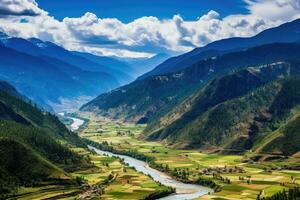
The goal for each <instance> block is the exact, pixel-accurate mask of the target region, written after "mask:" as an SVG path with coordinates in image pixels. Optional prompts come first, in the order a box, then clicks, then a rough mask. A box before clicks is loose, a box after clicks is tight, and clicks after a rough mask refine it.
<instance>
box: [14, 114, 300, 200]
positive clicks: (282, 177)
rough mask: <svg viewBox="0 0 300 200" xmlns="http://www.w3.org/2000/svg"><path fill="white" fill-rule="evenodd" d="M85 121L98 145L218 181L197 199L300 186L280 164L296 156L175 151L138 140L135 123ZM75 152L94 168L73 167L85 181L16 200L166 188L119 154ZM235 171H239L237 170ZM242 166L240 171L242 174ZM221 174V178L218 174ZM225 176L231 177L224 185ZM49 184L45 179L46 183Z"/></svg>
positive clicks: (109, 197)
mask: <svg viewBox="0 0 300 200" xmlns="http://www.w3.org/2000/svg"><path fill="white" fill-rule="evenodd" d="M81 117H82V118H87V119H89V120H90V121H89V123H88V125H87V127H86V128H85V129H84V130H83V131H81V132H80V136H81V137H83V138H87V139H89V140H92V141H95V142H98V143H102V142H107V143H108V144H109V145H110V146H113V147H114V148H115V149H117V150H121V151H128V150H134V151H137V152H138V153H140V154H143V155H146V156H150V157H155V163H156V164H158V165H160V166H163V167H165V168H168V171H169V172H172V171H174V170H175V169H176V171H185V172H187V174H188V175H187V178H188V179H189V180H191V181H193V180H197V178H199V177H205V178H209V179H211V180H213V181H214V182H216V183H217V184H218V185H221V187H222V190H221V191H220V192H215V193H213V194H210V195H205V196H202V197H200V198H198V199H201V200H202V199H203V200H206V199H214V200H226V199H227V200H239V199H245V200H246V199H249V200H250V199H256V197H257V195H258V194H259V193H261V192H262V194H263V195H264V196H270V195H272V194H274V193H276V192H278V191H281V190H282V189H284V188H287V187H289V186H293V185H299V184H300V171H296V170H286V169H283V167H281V168H279V167H280V166H284V165H289V166H292V165H297V163H298V164H299V161H300V159H299V158H293V159H288V160H285V161H284V162H264V163H259V162H256V163H247V162H243V161H244V160H245V158H246V157H245V156H240V155H218V154H208V153H205V152H201V151H198V150H176V149H172V148H168V147H165V146H164V145H163V144H162V143H158V142H148V141H142V140H139V139H138V138H139V136H140V134H141V133H142V131H143V129H144V128H145V126H143V125H133V124H127V123H120V122H112V121H110V120H107V119H104V118H99V117H97V118H96V117H95V116H93V115H92V114H89V113H81ZM72 150H73V151H76V152H78V153H80V154H81V155H85V156H89V157H90V159H91V161H92V163H94V167H93V168H89V169H85V170H80V171H75V172H73V173H71V175H72V176H73V177H79V178H80V179H83V180H85V181H86V184H85V185H83V186H81V187H79V186H77V187H76V186H61V185H50V186H49V185H48V186H40V187H34V188H30V187H27V188H21V189H20V191H19V192H18V196H17V198H18V199H23V200H29V199H78V198H85V199H105V200H119V199H128V200H129V199H130V200H134V199H143V198H145V197H147V196H148V195H150V194H153V193H156V192H160V191H163V190H167V189H168V188H167V187H164V186H161V185H160V184H159V183H156V182H155V181H153V180H152V179H151V178H150V177H148V176H146V175H144V174H142V173H139V172H137V171H135V170H134V169H132V168H130V167H129V166H127V165H126V164H124V163H122V161H121V160H120V159H118V158H112V157H107V156H102V155H98V154H95V153H92V152H90V151H88V150H87V149H84V148H76V147H72ZM236 169H239V170H240V171H239V170H236ZM214 170H219V171H222V170H223V172H221V173H219V174H220V176H221V177H222V179H223V180H220V179H218V178H216V177H213V175H212V173H213V172H214ZM243 170H244V172H243ZM219 178H220V177H219ZM224 180H227V181H228V180H230V183H225V182H226V181H224ZM45 185H47V183H45Z"/></svg>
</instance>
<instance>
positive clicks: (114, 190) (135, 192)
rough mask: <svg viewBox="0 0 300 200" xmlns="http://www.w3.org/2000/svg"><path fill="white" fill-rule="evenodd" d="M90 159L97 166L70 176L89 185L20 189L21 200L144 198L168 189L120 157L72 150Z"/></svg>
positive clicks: (19, 197) (83, 150) (81, 149)
mask: <svg viewBox="0 0 300 200" xmlns="http://www.w3.org/2000/svg"><path fill="white" fill-rule="evenodd" d="M72 150H73V151H75V152H78V153H79V154H81V155H85V156H89V157H90V159H91V161H92V163H94V167H92V168H88V169H85V170H81V171H75V172H73V173H71V175H72V176H73V177H79V178H80V179H81V180H84V181H85V182H86V183H85V185H86V186H81V187H76V186H66V185H50V186H40V187H32V188H31V187H26V188H21V189H20V191H19V192H18V197H17V198H18V199H22V200H33V199H64V200H68V199H77V198H79V197H84V198H86V199H104V200H105V199H110V200H113V199H116V200H117V199H120V197H122V199H142V198H144V197H146V196H148V195H149V194H152V193H154V192H157V191H160V190H163V189H166V188H165V187H164V186H160V185H159V184H158V183H156V182H154V181H153V180H152V179H151V178H150V177H148V176H146V175H144V174H142V173H139V172H137V171H135V170H134V169H132V168H130V167H128V166H127V165H125V164H123V163H122V162H121V161H120V160H119V159H118V158H112V157H107V156H102V155H98V154H94V153H92V152H90V151H88V150H87V149H84V148H72Z"/></svg>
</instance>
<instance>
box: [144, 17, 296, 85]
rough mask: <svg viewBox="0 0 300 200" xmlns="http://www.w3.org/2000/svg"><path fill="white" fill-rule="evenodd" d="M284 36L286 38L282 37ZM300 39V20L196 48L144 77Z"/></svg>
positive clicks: (166, 62)
mask: <svg viewBox="0 0 300 200" xmlns="http://www.w3.org/2000/svg"><path fill="white" fill-rule="evenodd" d="M282 36H284V37H282ZM299 39H300V19H297V20H294V21H292V22H289V23H285V24H282V25H280V26H278V27H275V28H271V29H267V30H265V31H263V32H261V33H259V34H257V35H256V36H254V37H250V38H228V39H223V40H219V41H215V42H212V43H210V44H208V45H206V46H204V47H200V48H196V49H194V50H193V51H191V52H188V53H186V54H183V55H180V56H177V57H173V58H170V59H168V60H167V61H165V62H164V63H162V64H160V65H158V66H157V67H156V68H155V69H154V70H152V71H150V72H149V73H146V74H144V75H142V76H141V77H140V78H141V79H143V78H146V77H149V76H154V75H163V74H167V73H172V72H176V71H179V70H182V69H185V68H187V67H189V66H191V65H193V64H195V63H196V62H199V61H200V60H202V59H204V58H210V57H214V56H218V55H221V54H224V53H226V52H230V51H237V50H240V49H247V48H250V47H254V46H259V45H263V44H270V43H275V42H277V43H291V42H296V41H298V40H299Z"/></svg>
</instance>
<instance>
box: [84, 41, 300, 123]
mask: <svg viewBox="0 0 300 200" xmlns="http://www.w3.org/2000/svg"><path fill="white" fill-rule="evenodd" d="M299 52H300V45H299V44H297V43H291V44H279V43H278V44H277V43H276V44H268V45H263V46H258V47H254V48H250V49H247V50H243V51H238V52H233V53H227V54H224V55H220V56H217V57H211V58H207V59H202V60H200V61H198V62H196V63H195V64H193V65H191V66H189V67H186V68H185V69H183V70H180V71H176V72H172V73H169V74H163V75H157V76H149V77H147V78H145V79H138V80H136V81H134V82H132V83H130V84H128V85H125V86H123V87H121V88H118V89H116V90H113V91H111V92H108V93H104V94H101V95H100V96H98V97H97V98H96V99H94V100H92V101H91V102H89V103H87V104H86V105H84V106H83V107H82V108H81V110H82V111H91V112H94V113H96V114H99V115H102V116H106V117H109V118H114V119H121V120H125V121H133V122H138V123H148V122H151V121H152V119H153V118H157V117H161V116H163V115H164V114H166V113H167V112H169V111H170V110H172V108H174V106H176V105H177V104H178V103H179V102H181V101H182V100H184V99H185V98H186V97H188V96H190V95H191V94H193V93H194V92H197V91H198V90H199V88H202V87H204V86H205V85H206V84H207V83H208V82H210V81H212V80H213V79H215V78H218V77H220V76H224V75H226V74H230V73H232V72H234V71H236V70H241V69H243V68H246V67H249V66H257V65H262V64H268V63H272V62H278V61H283V60H287V59H297V58H299V56H300V54H299Z"/></svg>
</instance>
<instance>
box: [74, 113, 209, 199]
mask: <svg viewBox="0 0 300 200" xmlns="http://www.w3.org/2000/svg"><path fill="white" fill-rule="evenodd" d="M70 119H72V120H73V124H72V125H71V128H72V127H73V128H74V129H75V128H76V129H75V130H77V129H78V128H79V127H80V126H81V125H82V124H81V125H78V124H80V123H79V122H80V121H78V120H81V119H77V118H74V117H72V118H70ZM75 119H76V120H75ZM81 121H82V120H81ZM73 128H72V130H73ZM75 130H73V131H75ZM88 148H89V149H91V150H94V151H95V152H96V153H97V154H101V155H106V156H110V157H112V156H115V157H118V158H121V159H123V160H124V162H125V163H127V164H128V165H129V166H130V167H134V168H135V169H136V170H137V171H138V172H141V173H143V174H146V175H149V176H151V177H152V179H153V180H155V181H157V182H159V183H161V184H162V185H165V186H169V187H172V188H175V189H176V193H174V194H171V195H169V196H166V197H163V198H160V200H192V199H195V198H198V197H201V196H203V195H205V194H208V193H210V192H213V191H212V189H210V188H207V187H203V186H200V185H195V184H186V183H182V182H179V181H177V180H175V179H173V178H172V177H170V176H168V175H166V174H165V173H162V172H160V171H158V170H156V169H153V168H151V167H150V166H149V165H148V164H147V163H146V162H144V161H141V160H137V159H135V158H132V157H130V156H124V155H119V154H114V153H111V152H108V151H102V150H99V149H97V148H95V147H92V146H88Z"/></svg>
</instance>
